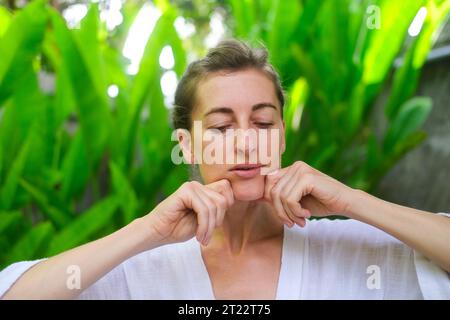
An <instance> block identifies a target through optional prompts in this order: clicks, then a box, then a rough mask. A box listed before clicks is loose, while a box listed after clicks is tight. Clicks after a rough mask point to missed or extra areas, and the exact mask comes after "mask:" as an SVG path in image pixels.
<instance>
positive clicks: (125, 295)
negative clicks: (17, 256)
mask: <svg viewBox="0 0 450 320" xmlns="http://www.w3.org/2000/svg"><path fill="white" fill-rule="evenodd" d="M43 260H46V258H45V259H39V260H33V261H21V262H16V263H13V264H11V265H10V266H8V267H6V268H5V269H4V270H2V271H1V272H0V298H1V297H2V296H3V295H4V294H5V293H6V292H7V291H8V290H9V289H10V288H11V287H12V285H13V284H14V283H15V282H16V281H17V280H18V279H19V278H20V277H21V276H22V275H23V274H24V273H25V272H26V271H28V270H29V269H30V268H31V267H33V266H34V265H36V264H37V263H39V262H41V261H43ZM82 277H83V275H82V274H81V280H82ZM81 283H82V282H81ZM74 290H76V289H74ZM129 298H130V295H129V291H128V286H127V282H126V277H125V274H124V272H123V266H122V265H119V266H117V267H116V268H114V269H113V270H111V271H110V272H109V273H107V274H106V275H105V276H103V277H102V278H100V279H99V280H97V281H96V282H95V283H93V284H92V285H91V286H90V287H88V288H86V289H85V290H83V291H82V292H81V293H80V295H79V296H78V297H77V298H76V299H77V300H93V299H129Z"/></svg>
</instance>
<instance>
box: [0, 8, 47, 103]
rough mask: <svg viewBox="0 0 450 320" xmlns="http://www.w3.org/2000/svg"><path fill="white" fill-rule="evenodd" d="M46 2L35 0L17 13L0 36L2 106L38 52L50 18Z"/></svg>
mask: <svg viewBox="0 0 450 320" xmlns="http://www.w3.org/2000/svg"><path fill="white" fill-rule="evenodd" d="M45 2H46V1H44V0H36V1H33V2H32V3H30V4H29V5H28V6H26V7H25V8H24V9H23V10H22V11H20V12H19V13H17V15H16V16H15V17H14V18H13V20H12V21H11V23H10V25H9V28H8V29H7V30H6V31H5V33H4V35H3V37H2V38H1V39H0V52H1V56H2V58H1V59H0V106H1V103H2V102H3V101H4V100H5V99H6V98H7V97H8V96H9V95H10V94H11V93H12V92H13V90H14V88H15V86H16V84H17V82H19V81H20V80H21V78H22V76H23V74H24V70H25V68H27V66H28V65H29V64H30V62H31V61H32V60H33V59H34V58H35V57H36V55H37V54H38V53H39V50H40V47H41V42H42V39H43V37H44V31H45V26H46V23H47V18H48V16H47V12H46V10H45Z"/></svg>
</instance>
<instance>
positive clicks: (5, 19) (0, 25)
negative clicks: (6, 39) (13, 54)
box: [0, 7, 11, 41]
mask: <svg viewBox="0 0 450 320" xmlns="http://www.w3.org/2000/svg"><path fill="white" fill-rule="evenodd" d="M10 23H11V13H10V12H9V11H8V10H7V9H6V8H4V7H0V41H1V38H2V36H3V34H4V33H5V31H6V30H7V29H8V27H9V24H10Z"/></svg>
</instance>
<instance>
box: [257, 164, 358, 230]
mask: <svg viewBox="0 0 450 320" xmlns="http://www.w3.org/2000/svg"><path fill="white" fill-rule="evenodd" d="M354 191H355V189H352V188H350V187H348V186H346V185H344V184H343V183H341V182H339V181H337V180H336V179H333V178H331V177H330V176H327V175H326V174H324V173H322V172H320V171H318V170H316V169H314V168H313V167H311V166H309V165H308V164H306V163H305V162H302V161H297V162H295V163H293V164H292V165H291V166H289V167H286V168H282V169H278V170H276V171H275V172H272V173H271V174H268V175H267V176H266V183H265V191H264V200H265V201H267V202H269V203H270V204H271V205H272V206H273V207H274V208H275V210H276V211H277V213H278V215H279V217H280V218H281V220H282V221H283V222H284V223H285V224H287V225H288V226H289V227H292V226H293V225H294V223H296V224H298V225H299V226H301V227H304V226H305V224H306V220H305V218H310V217H311V216H320V217H324V216H328V215H333V214H338V215H345V214H346V213H347V212H348V210H349V206H350V203H351V198H352V194H353V192H354Z"/></svg>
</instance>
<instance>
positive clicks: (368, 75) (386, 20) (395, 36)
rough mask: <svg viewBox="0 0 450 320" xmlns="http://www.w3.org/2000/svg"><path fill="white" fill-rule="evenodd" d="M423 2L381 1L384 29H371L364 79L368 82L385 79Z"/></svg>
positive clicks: (364, 62)
mask: <svg viewBox="0 0 450 320" xmlns="http://www.w3.org/2000/svg"><path fill="white" fill-rule="evenodd" d="M422 5H423V0H420V1H413V2H411V3H410V4H409V5H408V6H405V5H404V3H403V2H401V1H389V0H384V1H381V3H380V5H379V10H380V18H381V26H380V29H375V28H373V29H369V33H370V37H369V39H370V41H368V43H367V50H365V54H364V57H363V68H364V73H363V79H362V80H363V82H364V83H365V84H371V83H380V82H382V81H383V80H384V79H385V77H386V75H387V72H388V71H389V69H390V67H391V66H392V63H393V60H394V59H395V57H396V55H397V54H398V52H399V50H400V49H401V45H402V43H403V41H404V38H405V35H406V33H407V30H408V27H409V26H410V24H411V21H412V20H413V18H414V17H415V15H416V13H417V11H418V10H419V8H420V7H421V6H422ZM399 12H401V14H400V15H399Z"/></svg>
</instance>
